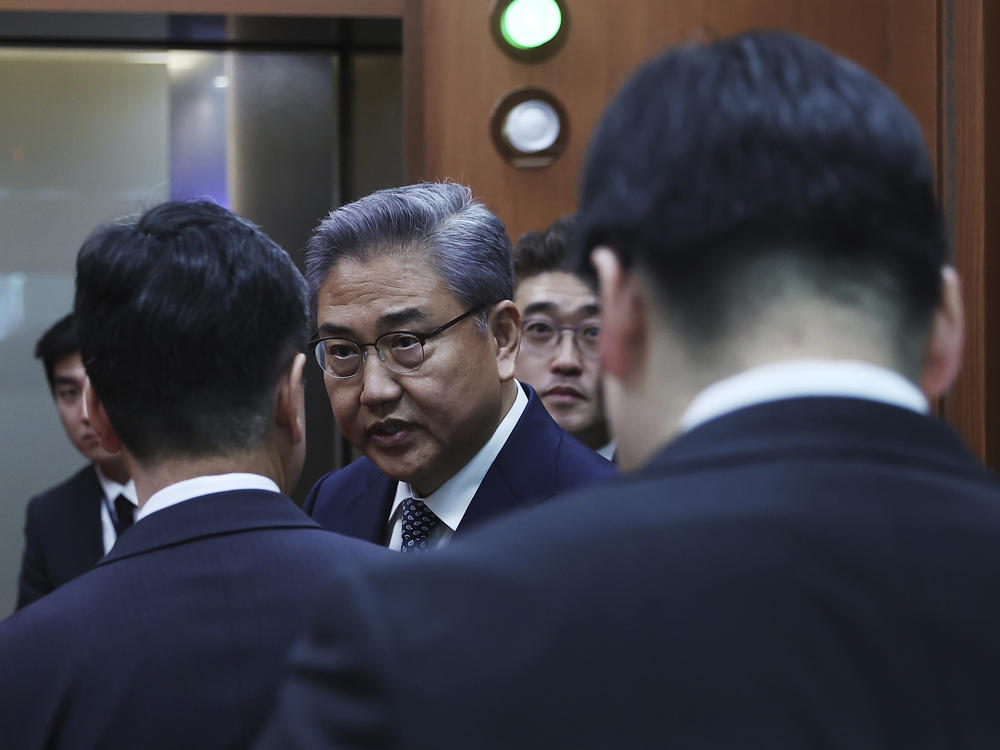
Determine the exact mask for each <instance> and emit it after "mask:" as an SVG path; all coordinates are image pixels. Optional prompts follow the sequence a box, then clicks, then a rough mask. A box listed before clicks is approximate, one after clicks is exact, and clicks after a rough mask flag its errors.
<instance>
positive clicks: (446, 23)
mask: <svg viewBox="0 0 1000 750" xmlns="http://www.w3.org/2000/svg"><path fill="white" fill-rule="evenodd" d="M566 5H567V6H568V7H569V13H570V32H569V36H568V39H567V41H566V44H565V46H564V47H563V49H562V51H561V52H559V53H558V54H557V55H556V56H555V57H553V58H551V59H550V60H548V61H546V62H543V63H541V64H526V63H520V62H516V61H514V60H511V59H510V58H508V57H507V56H506V55H504V54H503V53H502V52H501V51H500V50H499V48H498V47H497V46H496V44H495V43H494V41H493V39H492V37H491V36H490V33H489V29H488V18H489V10H490V7H491V0H463V2H462V3H461V4H457V3H454V2H452V0H407V4H406V6H405V10H404V14H405V15H404V23H405V27H406V32H405V33H406V39H405V42H404V48H405V50H406V52H405V54H406V55H407V60H406V65H407V72H408V75H410V78H409V83H408V90H407V97H408V105H407V112H408V121H409V125H408V127H409V131H408V141H407V147H408V173H409V177H410V178H411V179H414V180H415V179H443V178H450V179H454V180H457V181H460V182H464V183H467V184H469V185H471V186H472V188H473V191H474V192H475V193H476V194H477V195H478V196H479V197H481V198H482V199H483V200H485V201H486V203H487V204H488V205H489V206H490V207H491V208H492V209H493V210H494V211H496V212H497V213H498V214H499V215H500V217H501V218H503V220H504V222H505V223H506V224H507V228H508V232H509V233H510V235H511V236H512V237H515V238H516V237H517V236H518V235H519V234H520V233H521V232H523V231H525V230H527V229H537V228H542V227H545V226H547V225H548V224H549V223H550V222H551V220H552V219H553V218H555V217H556V216H559V215H561V214H564V213H569V212H571V211H573V209H574V204H575V192H576V182H577V179H578V175H579V171H580V167H581V163H582V160H583V156H584V151H585V147H586V144H587V141H588V140H589V136H590V134H591V131H592V129H593V127H594V125H595V123H596V121H597V119H598V116H599V114H600V112H601V110H602V109H603V107H604V106H605V105H606V103H607V102H608V100H609V99H610V98H611V97H612V96H613V94H614V92H615V91H616V90H617V88H618V87H619V85H620V84H621V82H622V81H623V80H624V79H625V78H626V77H627V76H628V74H629V73H630V72H631V71H632V70H634V69H635V67H636V66H637V65H639V64H640V63H641V62H642V61H643V60H645V59H647V58H648V57H650V56H651V55H653V54H655V53H656V52H658V51H659V50H661V49H662V48H663V47H664V46H666V45H668V44H671V43H676V42H680V41H684V40H688V39H693V38H704V37H706V36H707V37H711V36H713V35H718V36H723V35H728V34H732V33H736V32H739V31H743V30H746V29H750V28H767V27H772V28H775V27H777V28H786V29H791V30H793V31H797V32H799V33H802V34H805V35H807V36H809V37H811V38H813V39H816V40H817V41H819V42H821V43H823V44H826V45H827V46H829V47H831V48H832V49H834V50H836V51H837V52H839V53H841V54H844V55H846V56H847V57H850V58H852V59H854V60H856V61H857V62H858V63H860V64H861V65H863V66H865V67H866V68H867V69H869V70H870V71H872V72H873V73H875V74H876V75H877V76H879V77H880V78H882V79H883V80H884V81H885V82H886V83H887V84H888V85H889V86H890V87H892V88H893V90H895V91H896V92H897V93H898V95H899V96H900V98H901V99H902V100H903V102H904V103H905V104H906V105H907V106H908V107H909V108H910V109H911V111H913V113H914V115H915V116H916V117H917V119H918V121H919V122H920V124H921V125H922V127H923V129H924V134H925V138H926V142H927V146H928V148H929V150H930V152H931V155H932V159H933V160H934V161H935V163H936V165H937V167H938V176H939V191H940V194H941V197H942V202H943V204H944V207H945V211H946V213H947V215H948V217H949V226H950V228H951V232H952V243H953V247H954V252H955V264H956V267H957V269H958V271H959V274H960V276H961V277H962V278H963V280H964V285H965V295H966V304H965V314H966V321H967V325H968V342H967V348H966V357H965V362H964V364H963V370H962V376H961V378H960V379H959V381H958V383H957V384H956V386H955V388H954V390H953V392H952V393H951V394H950V396H949V397H948V398H947V399H945V401H944V403H943V405H942V410H943V413H944V414H945V416H946V417H947V418H948V419H949V420H950V421H951V422H952V424H953V425H954V426H955V427H956V428H957V429H958V431H959V433H960V434H961V435H962V437H963V438H964V439H965V441H966V442H967V444H968V445H969V446H970V447H971V448H972V449H973V451H974V452H975V453H977V454H978V455H979V456H980V457H982V458H984V459H985V460H987V462H988V463H989V464H990V465H991V466H993V467H994V468H998V469H1000V396H998V397H994V398H991V394H992V393H993V392H995V391H996V389H995V388H993V387H992V386H993V385H994V384H995V383H996V381H997V380H998V372H1000V347H998V346H996V345H995V344H994V345H992V346H991V345H990V344H991V341H992V340H993V338H992V334H993V332H994V330H1000V328H998V326H1000V264H998V263H997V262H996V261H995V260H994V259H995V257H996V255H995V253H994V252H992V249H993V248H994V247H995V246H996V241H997V240H996V238H997V231H996V223H997V220H996V219H994V218H993V217H1000V193H998V190H1000V182H998V178H997V175H998V168H1000V154H997V153H996V150H994V151H990V150H989V149H988V148H987V145H986V143H987V142H986V138H987V137H988V133H989V132H992V131H993V130H995V126H996V120H997V111H996V110H997V102H998V101H1000V100H998V96H1000V69H998V67H997V62H998V60H1000V49H998V48H997V47H996V44H992V45H991V44H990V42H991V41H996V40H997V39H998V38H1000V37H998V32H1000V2H993V0H743V1H742V2H738V3H737V2H733V0H702V1H701V2H693V1H692V0H629V2H620V0H577V1H576V2H574V1H573V0H567V1H566ZM528 85H530V86H538V87H540V88H543V89H546V90H548V91H549V92H550V93H552V94H554V95H555V96H556V97H558V98H559V99H560V100H561V101H562V102H563V104H564V105H565V107H566V109H567V111H568V113H569V119H570V142H569V144H568V148H567V151H566V152H565V153H564V154H563V156H562V157H561V158H560V159H559V160H558V161H557V162H556V163H555V164H553V165H552V166H551V167H548V168H546V169H542V170H537V171H528V170H518V169H515V168H513V167H511V166H509V165H508V164H507V163H506V162H504V161H503V160H502V159H501V158H500V156H499V155H498V154H497V153H496V151H495V150H494V148H493V146H492V143H491V141H490V138H489V132H488V123H489V114H490V112H491V110H492V108H493V106H494V104H495V103H496V102H497V101H498V100H499V99H500V98H501V97H502V96H503V95H504V94H506V93H507V92H509V91H511V90H513V89H515V88H518V87H521V86H528ZM993 300H997V301H995V302H994V301H993Z"/></svg>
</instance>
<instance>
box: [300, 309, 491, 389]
mask: <svg viewBox="0 0 1000 750" xmlns="http://www.w3.org/2000/svg"><path fill="white" fill-rule="evenodd" d="M482 309H483V306H482V305H478V306H477V307H473V308H472V309H471V310H466V311H465V312H464V313H462V314H461V315H459V316H458V317H457V318H455V319H453V320H449V321H448V322H447V323H445V324H444V325H442V326H438V327H437V328H435V329H434V330H433V331H430V332H429V333H416V332H415V331H390V332H389V333H383V334H382V335H381V336H379V337H378V338H377V339H375V341H374V342H373V343H371V344H359V343H358V342H356V341H351V340H350V339H341V338H336V337H332V336H324V337H322V338H318V339H313V340H312V341H310V342H309V348H310V349H312V350H313V352H314V354H315V355H316V362H318V363H319V366H320V367H322V368H323V372H325V373H326V374H327V375H329V376H330V377H331V378H353V377H354V376H355V375H357V374H358V373H359V372H361V367H362V366H363V365H364V362H365V357H367V356H368V347H369V346H371V347H374V348H375V352H376V353H377V354H378V358H379V359H380V360H382V363H383V364H384V365H385V366H386V367H388V368H389V369H390V370H392V371H393V372H398V373H407V372H414V371H415V370H418V369H419V368H420V365H422V364H423V363H424V343H425V342H426V341H427V340H428V339H432V338H434V337H435V336H437V335H438V334H440V333H444V332H445V331H447V330H448V329H449V328H451V327H452V326H453V325H455V324H456V323H460V322H462V321H463V320H465V319H466V318H467V317H469V316H470V315H472V314H473V313H476V312H479V311H480V310H482Z"/></svg>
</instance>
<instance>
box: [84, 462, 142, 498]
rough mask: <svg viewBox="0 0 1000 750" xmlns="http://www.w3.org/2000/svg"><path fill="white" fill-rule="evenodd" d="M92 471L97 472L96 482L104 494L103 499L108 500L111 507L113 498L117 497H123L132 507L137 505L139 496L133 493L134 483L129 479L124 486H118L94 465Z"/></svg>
mask: <svg viewBox="0 0 1000 750" xmlns="http://www.w3.org/2000/svg"><path fill="white" fill-rule="evenodd" d="M94 470H95V471H96V472H97V481H98V482H100V483H101V490H102V491H103V492H104V497H106V498H107V499H108V501H109V502H111V504H112V505H113V504H114V502H115V498H117V497H118V496H119V495H121V496H123V497H124V498H125V499H126V500H128V501H129V502H130V503H132V505H136V506H137V505H139V496H138V495H137V494H136V491H135V482H134V481H132V479H129V480H128V481H127V482H125V484H119V483H118V482H116V481H115V480H114V479H110V478H109V477H107V476H105V475H104V472H103V471H101V467H100V466H98V465H97V464H94Z"/></svg>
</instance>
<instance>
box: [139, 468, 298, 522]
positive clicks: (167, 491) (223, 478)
mask: <svg viewBox="0 0 1000 750" xmlns="http://www.w3.org/2000/svg"><path fill="white" fill-rule="evenodd" d="M231 490H267V491H270V492H281V489H280V488H279V487H278V485H277V484H276V483H275V481H274V480H273V479H269V478H268V477H265V476H263V475H261V474H247V473H241V472H233V473H230V474H211V475H208V476H203V477H193V478H191V479H184V480H183V481H180V482H175V483H174V484H169V485H167V486H166V487H164V488H163V489H161V490H160V491H158V492H154V493H153V494H152V495H151V496H150V498H149V500H147V501H146V504H145V505H143V506H142V508H140V509H139V513H138V514H137V515H136V517H135V520H136V521H139V520H140V519H143V518H145V517H146V516H148V515H150V514H151V513H156V511H158V510H163V509H164V508H169V507H170V506H171V505H177V504H178V503H182V502H184V501H185V500H190V499H192V498H195V497H201V496H202V495H213V494H215V493H216V492H229V491H231Z"/></svg>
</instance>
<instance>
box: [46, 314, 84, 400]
mask: <svg viewBox="0 0 1000 750" xmlns="http://www.w3.org/2000/svg"><path fill="white" fill-rule="evenodd" d="M78 351H80V344H79V343H77V340H76V320H75V319H74V317H73V313H69V314H68V315H64V316H63V317H61V318H59V320H57V321H56V322H55V323H53V324H52V325H51V326H50V327H49V329H48V330H47V331H46V332H45V333H43V334H42V337H41V338H40V339H38V343H37V344H35V359H40V360H42V364H43V365H44V366H45V378H46V380H48V381H49V390H50V391H55V381H54V380H53V368H54V367H55V364H56V362H58V361H59V360H60V359H62V358H63V357H68V356H69V355H70V354H76V353H77V352H78Z"/></svg>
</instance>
